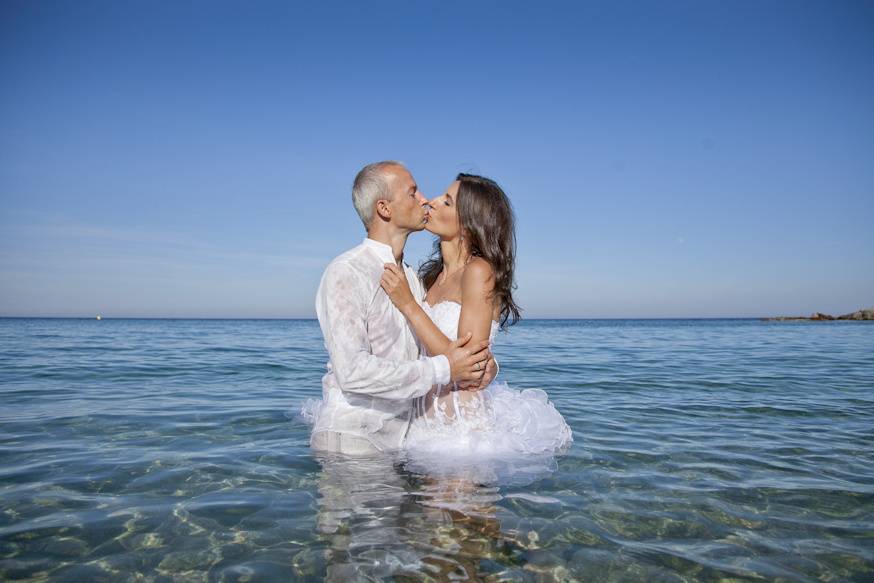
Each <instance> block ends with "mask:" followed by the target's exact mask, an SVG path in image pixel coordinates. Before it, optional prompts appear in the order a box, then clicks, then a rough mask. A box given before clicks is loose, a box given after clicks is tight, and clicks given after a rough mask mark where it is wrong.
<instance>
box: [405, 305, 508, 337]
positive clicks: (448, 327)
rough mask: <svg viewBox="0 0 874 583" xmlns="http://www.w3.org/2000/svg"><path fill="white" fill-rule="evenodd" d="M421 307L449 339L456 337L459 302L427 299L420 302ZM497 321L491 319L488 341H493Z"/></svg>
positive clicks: (496, 330) (459, 312) (459, 314)
mask: <svg viewBox="0 0 874 583" xmlns="http://www.w3.org/2000/svg"><path fill="white" fill-rule="evenodd" d="M422 309H423V310H425V313H426V314H428V317H429V318H431V320H433V322H434V323H435V324H437V327H438V328H440V331H441V332H443V334H445V335H446V337H447V338H449V339H450V340H456V339H457V338H458V321H459V320H461V304H459V303H458V302H455V301H452V300H443V301H442V302H437V303H436V304H435V305H433V306H432V305H431V304H429V303H428V302H427V301H425V302H422ZM499 328H500V326H498V323H497V322H495V321H494V320H492V329H491V331H490V332H489V342H494V340H495V334H496V333H497V332H498V329H499Z"/></svg>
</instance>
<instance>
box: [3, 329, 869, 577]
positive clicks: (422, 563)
mask: <svg viewBox="0 0 874 583" xmlns="http://www.w3.org/2000/svg"><path fill="white" fill-rule="evenodd" d="M496 342H497V343H496V346H495V354H496V357H497V359H498V361H499V362H500V364H501V373H500V376H499V379H502V380H504V381H506V382H507V383H509V384H510V385H511V386H513V387H518V388H520V389H523V388H542V389H545V390H546V391H547V392H548V394H549V396H550V398H551V400H552V401H553V402H554V404H555V405H556V407H557V408H558V410H559V411H561V413H562V414H563V415H564V416H565V418H566V419H567V421H568V423H569V424H570V426H571V428H572V429H573V432H574V443H573V446H572V447H571V448H570V449H569V450H568V451H567V452H565V453H564V454H561V455H558V456H556V457H555V458H541V459H533V460H518V461H517V462H515V463H513V462H508V463H506V464H504V465H502V466H500V467H495V468H491V469H493V470H494V471H490V469H489V468H488V467H486V468H485V470H487V471H485V472H484V471H483V470H484V468H483V466H479V467H477V468H471V469H472V470H476V471H475V472H473V473H472V474H471V475H470V476H469V475H467V474H466V473H465V468H463V467H461V468H459V469H458V471H457V472H455V473H452V472H449V473H447V472H444V471H442V469H440V471H437V468H435V469H434V471H433V472H432V471H431V468H429V467H427V465H426V466H425V467H422V465H421V464H419V465H418V466H415V467H411V465H410V464H408V463H407V460H405V459H404V457H403V456H385V457H377V458H361V459H354V458H352V459H350V458H342V457H337V456H333V457H332V456H315V455H314V454H313V452H312V451H311V450H310V449H309V447H308V445H307V441H308V437H309V426H308V425H307V424H306V422H305V421H304V420H303V419H302V418H301V417H300V415H299V410H300V405H301V403H302V402H304V400H305V399H306V398H308V397H315V396H319V395H320V392H321V388H320V386H321V385H320V379H321V376H322V374H323V372H324V367H325V362H326V358H327V356H326V353H325V350H324V347H323V344H322V340H321V334H320V331H319V327H318V324H317V322H315V321H312V320H120V319H119V320H116V319H104V320H102V321H97V320H77V319H0V508H2V510H0V580H3V581H16V580H29V581H70V582H80V581H85V582H90V581H113V582H114V581H161V582H169V581H210V582H213V581H215V582H219V581H297V580H301V581H306V580H312V581H321V580H324V579H328V580H336V581H346V580H392V579H393V580H398V581H449V580H468V581H476V580H483V581H573V580H577V581H622V582H632V581H642V582H643V581H646V582H651V581H655V582H673V581H714V582H715V581H732V582H734V581H857V582H862V581H874V324H872V323H867V322H764V321H758V320H572V321H571V320H567V321H565V320H540V321H537V320H532V321H523V322H522V323H520V324H519V325H517V326H515V327H513V328H511V329H510V331H508V332H506V333H501V334H499V335H498V338H497V341H496ZM472 476H473V477H472Z"/></svg>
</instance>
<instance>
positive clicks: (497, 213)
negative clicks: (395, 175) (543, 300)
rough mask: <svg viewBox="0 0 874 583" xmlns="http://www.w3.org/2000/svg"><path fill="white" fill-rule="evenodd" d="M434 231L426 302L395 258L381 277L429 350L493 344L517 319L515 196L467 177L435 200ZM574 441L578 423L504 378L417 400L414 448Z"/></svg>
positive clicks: (535, 447) (544, 448) (504, 448)
mask: <svg viewBox="0 0 874 583" xmlns="http://www.w3.org/2000/svg"><path fill="white" fill-rule="evenodd" d="M430 206H431V212H430V217H429V219H428V224H427V226H426V229H427V230H428V231H430V232H432V233H434V234H435V235H437V240H436V242H435V249H434V255H433V256H432V257H431V259H430V260H428V261H427V262H425V264H423V265H422V267H421V268H420V270H419V275H420V276H421V277H422V280H423V281H424V284H425V289H426V290H427V293H426V295H425V301H424V302H423V303H422V305H421V306H420V305H419V303H418V302H417V301H416V300H415V298H414V297H413V295H412V293H411V292H410V288H409V285H408V284H407V281H406V278H405V277H404V276H403V273H402V272H401V271H400V269H399V268H398V267H397V266H396V265H392V264H387V265H386V268H385V272H384V274H383V278H382V281H381V282H380V283H381V285H382V287H383V289H384V290H385V291H386V293H387V294H388V295H389V297H390V298H391V300H392V302H393V303H394V304H395V305H396V306H397V307H398V309H399V310H400V311H401V313H403V314H404V316H405V317H406V318H407V320H408V321H409V323H410V325H411V326H412V327H413V330H414V331H415V333H416V336H417V337H418V338H419V340H420V341H421V343H422V344H423V345H424V347H425V348H426V349H427V351H428V353H429V354H431V355H436V354H442V353H444V351H445V350H446V349H447V348H448V346H449V343H450V342H451V341H452V340H454V339H456V338H458V337H459V336H464V335H465V334H468V333H472V334H473V337H472V338H471V342H477V341H480V340H484V339H489V340H492V339H493V338H494V335H495V333H496V332H497V331H498V329H500V328H506V326H507V325H508V323H509V324H510V325H512V324H515V323H516V321H518V320H519V317H520V315H519V307H518V306H517V305H516V302H515V301H514V300H513V288H514V279H513V278H514V273H513V272H514V267H515V232H514V219H513V211H512V209H511V207H510V201H509V199H508V198H507V195H506V194H504V191H503V190H501V187H500V186H498V185H497V184H496V183H495V182H494V181H493V180H490V179H488V178H484V177H482V176H475V175H471V174H459V175H458V176H457V178H456V180H455V182H453V183H452V184H451V185H450V186H449V188H448V189H447V190H446V192H445V193H444V194H443V195H441V196H439V197H437V198H435V199H434V200H432V201H431V203H430ZM572 441H573V437H572V434H571V430H570V427H568V425H567V423H566V422H565V420H564V418H562V416H561V414H559V412H558V411H556V409H555V407H554V406H553V405H552V404H551V403H550V402H549V400H548V398H547V395H546V393H545V392H543V391H541V390H539V389H527V390H524V391H518V390H514V389H510V388H509V387H507V386H506V385H504V384H502V383H492V384H491V385H490V386H489V387H488V388H486V389H485V390H460V389H457V388H455V387H452V386H437V387H434V388H433V389H432V390H431V392H429V393H428V394H427V395H425V396H424V397H422V398H420V399H419V400H418V401H417V403H416V414H415V417H414V420H413V423H412V424H411V426H410V431H409V433H408V435H407V440H406V444H407V449H409V450H424V451H430V452H435V453H436V452H440V453H452V454H453V455H456V454H460V453H497V454H509V453H543V452H552V451H555V450H559V449H562V448H564V447H566V446H567V445H568V444H570V443H571V442H572Z"/></svg>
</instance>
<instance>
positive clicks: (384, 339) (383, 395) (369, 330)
mask: <svg viewBox="0 0 874 583" xmlns="http://www.w3.org/2000/svg"><path fill="white" fill-rule="evenodd" d="M386 263H395V258H394V253H393V252H392V248H391V247H390V246H389V245H386V244H385V243H380V242H379V241H375V240H373V239H364V241H363V242H362V243H361V244H360V245H358V246H357V247H354V248H352V249H350V250H349V251H346V252H345V253H343V254H342V255H340V256H338V257H337V258H335V259H334V260H333V261H331V263H330V264H329V265H328V267H327V268H326V269H325V273H324V274H323V275H322V280H321V282H320V284H319V289H318V291H317V292H316V315H317V316H318V318H319V325H320V326H321V328H322V334H323V336H324V338H325V348H327V350H328V356H329V361H328V365H327V368H328V372H327V374H325V376H324V377H322V394H323V405H322V408H321V410H320V412H319V414H318V416H317V418H316V419H315V424H314V426H313V434H314V435H315V434H316V433H318V432H320V431H334V432H338V433H342V434H344V435H351V436H354V437H358V438H364V439H366V440H367V441H369V442H370V443H371V444H372V445H374V446H375V447H377V448H378V449H380V450H383V451H387V450H394V449H398V448H400V447H401V445H402V443H403V440H404V437H405V436H406V433H407V429H408V428H409V424H410V419H411V416H412V413H413V406H412V405H413V402H412V401H413V399H415V398H417V397H420V396H422V395H424V394H426V393H427V392H428V391H429V390H430V389H431V387H432V386H433V385H435V384H446V383H448V382H449V381H450V369H449V360H448V359H447V358H446V357H445V356H443V355H438V356H433V357H430V356H422V353H423V350H422V346H421V345H420V344H419V342H418V340H417V339H416V337H415V335H414V334H413V331H412V330H411V329H410V326H409V324H408V323H407V320H406V318H404V316H403V314H401V312H400V311H399V310H398V309H397V308H396V307H395V306H394V305H393V304H392V302H391V299H390V298H389V297H388V295H387V294H386V293H385V291H384V290H383V289H382V288H381V287H380V285H379V280H380V278H381V277H382V273H383V271H384V265H385V264H386ZM404 273H405V274H406V276H407V282H409V284H410V290H411V291H412V292H413V297H414V298H415V299H416V301H417V302H418V303H419V304H421V303H422V300H423V299H424V297H425V290H424V288H423V286H422V283H421V281H419V278H418V276H417V275H416V273H415V272H414V271H413V270H412V268H410V266H409V265H407V264H404Z"/></svg>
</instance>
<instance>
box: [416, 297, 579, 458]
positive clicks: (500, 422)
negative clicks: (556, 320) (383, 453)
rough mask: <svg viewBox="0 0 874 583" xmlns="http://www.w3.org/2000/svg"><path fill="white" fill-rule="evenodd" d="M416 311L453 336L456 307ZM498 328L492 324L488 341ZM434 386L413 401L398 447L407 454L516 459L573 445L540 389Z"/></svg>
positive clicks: (458, 308) (446, 304)
mask: <svg viewBox="0 0 874 583" xmlns="http://www.w3.org/2000/svg"><path fill="white" fill-rule="evenodd" d="M422 308H423V309H424V310H425V312H426V313H427V314H428V316H429V317H430V318H431V319H432V320H433V321H434V323H435V324H436V325H437V327H438V328H440V330H441V331H442V332H443V333H444V334H445V335H446V337H447V338H449V339H450V340H455V339H456V338H457V337H458V321H459V319H460V318H461V304H459V303H458V302H454V301H449V300H445V301H442V302H439V303H437V304H436V305H434V306H431V305H429V304H428V302H423V304H422ZM497 331H498V323H497V322H494V321H493V322H492V330H491V333H490V335H489V340H490V341H494V337H495V334H496V332H497ZM451 389H452V385H446V386H438V387H436V388H433V389H432V390H431V392H430V393H428V394H427V395H425V396H424V397H420V398H419V399H417V400H416V402H415V409H414V413H413V421H412V423H411V424H410V429H409V431H408V433H407V438H406V440H405V442H404V444H405V445H404V448H405V449H406V450H407V451H408V452H409V453H411V454H413V455H416V454H425V455H428V456H434V455H437V456H439V457H463V458H483V457H486V458H488V457H507V456H511V457H516V456H519V455H527V454H554V453H559V452H561V451H563V450H565V449H567V447H568V446H569V445H570V444H571V443H572V442H573V435H572V432H571V429H570V427H569V426H568V424H567V423H566V422H565V420H564V418H563V417H562V416H561V414H560V413H559V412H558V411H557V410H556V408H555V406H554V405H553V404H552V403H550V402H549V398H548V397H547V394H546V392H544V391H543V390H541V389H523V390H518V389H512V388H510V387H509V386H508V385H507V384H506V383H502V382H497V381H494V382H492V383H491V384H490V385H489V386H488V387H487V388H486V389H484V390H482V391H453V390H451Z"/></svg>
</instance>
